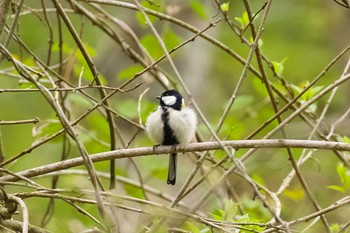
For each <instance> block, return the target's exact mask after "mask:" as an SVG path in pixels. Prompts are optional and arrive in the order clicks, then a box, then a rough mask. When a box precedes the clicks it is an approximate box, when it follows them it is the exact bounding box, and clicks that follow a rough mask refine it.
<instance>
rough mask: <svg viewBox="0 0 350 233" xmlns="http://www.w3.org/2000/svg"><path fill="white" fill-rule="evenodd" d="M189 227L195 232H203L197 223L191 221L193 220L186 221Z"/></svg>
mask: <svg viewBox="0 0 350 233" xmlns="http://www.w3.org/2000/svg"><path fill="white" fill-rule="evenodd" d="M186 225H187V227H188V228H189V230H190V231H191V232H193V233H201V231H200V230H199V228H198V227H197V225H195V224H193V223H191V222H186Z"/></svg>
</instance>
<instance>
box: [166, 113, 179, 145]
mask: <svg viewBox="0 0 350 233" xmlns="http://www.w3.org/2000/svg"><path fill="white" fill-rule="evenodd" d="M162 109H163V113H162V122H163V124H164V126H163V132H164V140H163V143H162V145H167V146H169V145H176V144H179V142H178V140H177V138H176V137H175V135H174V131H173V129H172V128H171V127H170V125H169V111H168V108H162Z"/></svg>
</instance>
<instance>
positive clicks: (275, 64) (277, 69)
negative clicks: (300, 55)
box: [271, 57, 287, 76]
mask: <svg viewBox="0 0 350 233" xmlns="http://www.w3.org/2000/svg"><path fill="white" fill-rule="evenodd" d="M286 60H287V57H285V58H283V60H282V61H280V62H277V61H272V62H271V63H272V66H273V70H274V71H275V73H276V74H277V75H278V76H280V75H282V73H283V70H284V65H283V63H284V62H285V61H286Z"/></svg>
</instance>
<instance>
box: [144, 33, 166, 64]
mask: <svg viewBox="0 0 350 233" xmlns="http://www.w3.org/2000/svg"><path fill="white" fill-rule="evenodd" d="M140 42H141V44H142V45H143V47H144V48H145V49H146V50H147V51H148V53H149V54H150V55H151V57H152V58H154V59H157V58H159V57H161V56H162V55H163V54H164V52H163V49H162V48H161V47H160V45H159V42H158V40H157V38H156V37H155V36H154V35H151V34H147V35H145V36H143V37H142V38H141V40H140Z"/></svg>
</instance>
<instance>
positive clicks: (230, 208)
mask: <svg viewBox="0 0 350 233" xmlns="http://www.w3.org/2000/svg"><path fill="white" fill-rule="evenodd" d="M237 210H238V207H237V204H236V203H235V202H233V201H232V200H224V211H225V213H224V214H225V220H226V221H233V217H234V216H235V215H236V214H237Z"/></svg>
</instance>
